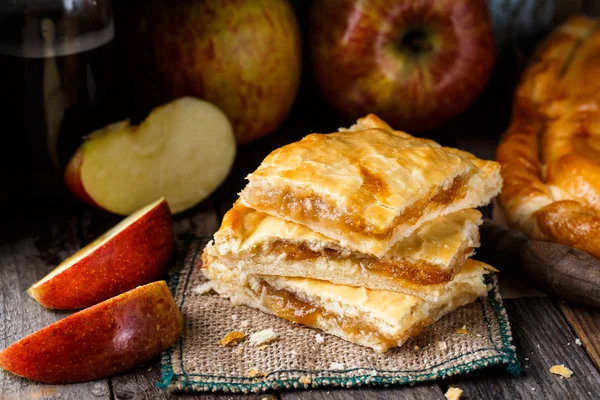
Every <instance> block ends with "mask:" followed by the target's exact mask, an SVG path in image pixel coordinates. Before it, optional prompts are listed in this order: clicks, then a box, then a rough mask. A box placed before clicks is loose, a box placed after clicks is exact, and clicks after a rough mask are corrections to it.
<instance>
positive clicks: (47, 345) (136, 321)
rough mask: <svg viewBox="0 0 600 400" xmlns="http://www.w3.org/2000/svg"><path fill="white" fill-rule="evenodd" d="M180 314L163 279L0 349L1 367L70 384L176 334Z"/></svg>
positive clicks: (135, 358) (122, 366) (99, 374)
mask: <svg viewBox="0 0 600 400" xmlns="http://www.w3.org/2000/svg"><path fill="white" fill-rule="evenodd" d="M182 330H183V318H182V316H181V313H180V312H179V309H178V308H177V305H176V304H175V301H174V300H173V297H172V296H171V293H170V292H169V288H168V287H167V284H166V283H165V281H159V282H153V283H150V284H148V285H145V286H141V287H138V288H136V289H133V290H131V291H129V292H126V293H123V294H121V295H120V296H117V297H113V298H112V299H110V300H106V301H105V302H103V303H100V304H97V305H95V306H93V307H90V308H87V309H85V310H83V311H80V312H77V313H75V314H73V315H71V316H69V317H67V318H65V319H62V320H60V321H58V322H56V323H54V324H52V325H49V326H47V327H45V328H43V329H41V330H39V331H37V332H35V333H33V334H31V335H29V336H27V337H25V338H23V339H21V340H19V341H18V342H16V343H14V344H12V345H10V346H9V347H7V348H6V349H4V350H3V351H2V352H0V368H3V369H5V370H7V371H10V372H12V373H13V374H15V375H19V376H22V377H25V378H28V379H32V380H35V381H40V382H45V383H61V384H62V383H75V382H84V381H90V380H94V379H99V378H104V377H106V376H109V375H113V374H116V373H118V372H121V371H125V370H127V369H129V368H132V367H135V366H137V365H139V364H141V363H143V362H145V361H148V360H150V359H152V358H153V357H156V356H157V355H159V354H160V352H161V351H163V350H165V349H167V348H168V347H169V346H171V345H172V344H173V343H174V342H175V341H176V340H177V339H178V338H179V336H180V335H181V332H182Z"/></svg>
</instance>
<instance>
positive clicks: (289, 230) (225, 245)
mask: <svg viewBox="0 0 600 400" xmlns="http://www.w3.org/2000/svg"><path fill="white" fill-rule="evenodd" d="M248 180H249V183H248V185H247V186H246V187H245V188H244V190H243V191H242V192H241V194H240V198H239V200H238V201H237V202H236V203H235V204H234V206H233V208H232V209H231V210H229V212H227V214H226V215H225V217H224V219H223V223H222V225H221V228H220V229H219V231H218V232H217V233H216V234H215V236H214V240H213V241H212V242H211V243H209V245H208V246H207V247H206V248H205V250H204V254H203V260H204V263H203V267H204V268H205V273H206V275H207V276H208V278H209V279H211V281H212V287H213V288H214V290H215V291H217V292H218V293H219V294H220V295H222V296H224V297H227V298H229V299H230V300H231V301H232V303H234V304H244V305H248V306H250V307H255V308H257V309H259V310H261V311H263V312H267V313H270V314H274V315H276V316H279V317H281V318H284V319H287V320H289V321H291V322H294V323H297V324H303V325H307V326H310V327H314V328H319V329H322V330H323V331H325V332H327V333H330V334H333V335H336V336H338V337H341V338H343V339H346V340H348V341H351V342H354V343H357V344H360V345H363V346H368V347H371V348H373V349H375V350H376V351H380V352H382V351H386V350H388V349H389V348H392V347H395V346H400V345H402V343H404V342H405V341H406V340H407V339H408V338H410V337H411V336H415V335H417V334H418V333H419V332H420V331H421V330H422V329H423V327H425V326H427V325H429V324H432V323H434V322H435V321H436V320H437V319H439V318H440V317H441V316H442V315H444V314H446V313H448V312H450V311H452V310H455V309H456V308H458V307H460V306H462V305H465V304H467V303H470V302H473V301H474V300H476V299H477V298H478V297H481V296H484V295H485V294H486V292H487V288H486V284H485V283H484V275H485V274H486V273H488V272H489V271H492V270H493V268H491V267H490V266H488V265H486V264H483V263H481V262H478V261H474V260H472V259H470V258H469V257H470V256H471V255H472V254H473V251H474V248H476V247H478V245H479V230H478V226H479V224H480V223H481V214H480V213H479V211H477V210H475V209H474V207H478V206H481V205H484V204H487V203H488V202H489V201H490V200H491V198H493V197H494V196H496V195H497V194H498V192H499V191H500V189H501V185H502V180H501V177H500V167H499V166H498V164H497V163H495V162H493V161H485V160H481V159H478V158H476V157H475V156H473V155H472V154H470V153H467V152H464V151H461V150H457V149H453V148H447V147H442V146H440V145H439V144H437V143H435V142H433V141H430V140H425V139H419V138H415V137H412V136H410V135H408V134H406V133H404V132H398V131H394V130H393V129H392V128H390V127H389V126H388V125H387V124H386V123H385V122H383V121H382V120H380V119H379V118H377V117H376V116H374V115H368V116H367V117H365V118H362V119H360V120H358V122H357V123H356V124H355V125H353V126H352V127H351V128H349V129H340V132H336V133H332V134H312V135H308V136H306V137H305V138H304V139H302V140H300V141H299V142H296V143H292V144H289V145H287V146H284V147H281V148H279V149H277V150H275V151H274V152H272V153H271V154H270V155H269V156H267V158H265V160H264V161H263V162H262V164H261V165H260V166H259V167H258V169H257V170H256V171H255V172H254V173H252V174H250V175H249V176H248Z"/></svg>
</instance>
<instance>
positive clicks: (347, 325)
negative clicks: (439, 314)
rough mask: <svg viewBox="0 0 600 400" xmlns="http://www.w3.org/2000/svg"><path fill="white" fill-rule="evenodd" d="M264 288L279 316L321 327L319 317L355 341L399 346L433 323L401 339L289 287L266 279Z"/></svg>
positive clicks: (269, 305) (265, 297)
mask: <svg viewBox="0 0 600 400" xmlns="http://www.w3.org/2000/svg"><path fill="white" fill-rule="evenodd" d="M262 288H263V290H262V296H261V300H262V303H263V305H264V306H265V307H267V308H268V309H269V310H270V311H271V312H272V313H273V314H274V315H276V316H277V317H279V318H283V319H286V320H288V321H290V322H293V323H295V324H300V325H306V326H310V327H313V328H319V323H318V322H319V320H328V321H332V322H334V323H335V325H337V326H338V328H339V329H340V330H341V331H342V332H343V333H344V334H345V335H346V336H347V337H348V338H349V339H350V340H353V341H356V340H358V339H359V338H366V337H368V338H369V339H371V340H374V341H377V342H379V343H381V344H383V345H385V347H394V346H399V345H401V344H402V343H403V342H404V341H406V340H407V339H408V338H409V337H411V336H414V335H417V334H418V333H419V332H420V331H421V330H422V329H423V327H424V326H426V325H428V324H429V323H430V322H427V321H423V322H422V323H419V324H417V325H418V326H417V325H415V326H414V327H413V328H411V329H410V332H409V333H407V334H405V335H403V336H402V338H400V339H398V338H391V337H388V336H385V335H383V334H381V333H380V332H379V331H378V329H377V327H375V326H372V325H370V324H368V323H365V322H362V321H359V320H358V319H356V318H351V317H345V316H341V315H335V314H333V313H330V312H328V311H326V310H324V309H323V308H321V307H318V306H316V305H313V304H310V303H308V302H306V301H304V300H301V299H299V298H298V296H296V295H295V294H293V293H291V292H289V291H287V290H284V289H276V288H274V287H273V286H271V285H269V284H268V283H266V282H264V281H262Z"/></svg>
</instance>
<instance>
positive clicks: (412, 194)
mask: <svg viewBox="0 0 600 400" xmlns="http://www.w3.org/2000/svg"><path fill="white" fill-rule="evenodd" d="M499 169H500V168H499V165H498V164H497V163H495V162H493V161H484V160H480V159H477V158H476V157H474V156H473V155H472V154H469V153H467V152H464V151H460V150H457V149H449V148H446V147H441V146H440V145H438V144H437V143H435V142H433V141H431V140H425V139H418V138H415V137H412V136H410V135H408V134H406V133H404V132H398V131H394V130H392V128H390V127H389V126H388V125H387V124H386V123H385V122H383V121H381V120H380V119H379V118H377V117H376V116H374V115H369V116H367V117H366V118H362V119H360V120H359V121H358V122H357V124H356V125H354V126H353V127H351V128H350V129H347V130H344V131H343V132H337V133H332V134H312V135H308V136H306V137H305V138H304V139H302V140H300V141H299V142H295V143H292V144H289V145H287V146H283V147H281V148H279V149H277V150H275V151H273V152H272V153H271V154H270V155H269V156H267V158H265V160H264V161H263V162H262V164H261V165H260V166H259V167H258V169H257V170H256V171H255V172H254V173H252V174H250V175H249V176H248V180H249V182H248V185H247V186H246V187H245V188H244V190H243V191H242V192H241V194H240V195H241V201H242V203H243V204H244V205H246V206H248V207H250V208H253V209H256V210H258V211H261V212H265V213H267V214H270V215H272V216H276V217H279V218H283V219H286V220H288V221H292V222H295V223H298V224H301V225H305V226H307V227H309V228H311V229H312V230H313V231H315V232H319V233H321V234H323V235H325V236H327V237H330V238H332V239H335V240H337V241H338V242H340V243H341V245H342V246H343V247H348V248H351V249H354V250H357V251H360V252H363V253H368V254H373V255H375V256H382V255H384V254H385V253H386V252H387V251H389V250H390V248H391V247H392V246H393V245H394V243H396V242H397V241H399V240H400V239H403V238H405V237H408V236H410V235H411V234H412V232H414V230H415V229H417V228H418V227H419V226H420V225H421V224H423V223H424V222H426V221H430V220H432V219H435V218H437V217H439V216H442V215H447V214H450V213H453V212H456V211H459V210H463V209H467V208H474V207H477V206H480V205H483V204H486V203H487V202H489V200H490V199H491V198H492V197H494V196H495V195H496V194H497V193H498V192H499V191H500V187H501V178H500V171H499Z"/></svg>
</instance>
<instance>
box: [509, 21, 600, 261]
mask: <svg viewBox="0 0 600 400" xmlns="http://www.w3.org/2000/svg"><path fill="white" fill-rule="evenodd" d="M599 26H600V20H599V19H589V18H586V17H573V18H571V19H569V20H567V22H565V23H564V24H562V25H561V26H560V27H558V28H557V29H556V30H555V31H554V32H553V33H552V34H551V35H550V36H549V37H548V38H547V39H546V40H545V41H544V43H542V44H541V45H540V47H539V48H538V49H537V50H536V51H535V53H534V55H533V57H532V60H531V61H530V63H529V65H528V67H527V68H526V70H525V71H524V74H523V76H522V79H521V83H520V84H519V87H518V89H517V92H516V96H515V100H514V104H513V116H512V120H511V123H510V126H509V128H508V130H507V132H506V133H505V134H504V136H503V139H502V142H501V144H500V146H499V147H498V152H497V158H498V161H499V162H500V163H501V165H502V175H503V178H504V182H505V187H504V189H503V191H502V194H501V195H500V203H501V205H502V207H503V208H504V210H505V214H506V217H507V220H508V222H509V224H510V225H511V226H513V227H515V228H519V229H521V230H522V231H524V232H525V233H527V234H528V235H529V236H530V237H533V238H536V239H541V240H549V241H554V242H558V243H562V244H566V245H569V246H572V247H576V248H579V249H581V250H583V251H586V252H588V253H590V254H592V255H594V256H596V257H598V258H600V79H598V78H597V76H598V72H600V62H599V57H598V54H600V30H598V27H599Z"/></svg>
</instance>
